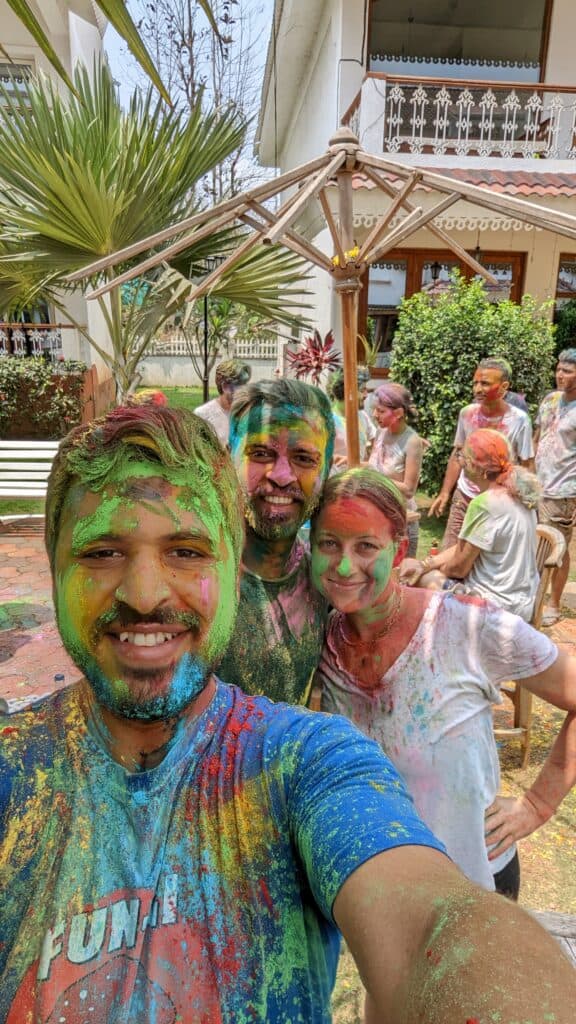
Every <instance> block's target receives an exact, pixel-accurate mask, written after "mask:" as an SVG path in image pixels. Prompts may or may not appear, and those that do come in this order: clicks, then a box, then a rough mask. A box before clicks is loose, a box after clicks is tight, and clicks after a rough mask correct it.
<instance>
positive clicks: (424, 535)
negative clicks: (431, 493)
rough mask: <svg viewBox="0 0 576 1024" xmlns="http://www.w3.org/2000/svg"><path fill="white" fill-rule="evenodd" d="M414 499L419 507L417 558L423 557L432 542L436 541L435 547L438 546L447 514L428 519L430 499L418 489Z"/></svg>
mask: <svg viewBox="0 0 576 1024" xmlns="http://www.w3.org/2000/svg"><path fill="white" fill-rule="evenodd" d="M416 500H417V502H418V508H419V509H420V534H419V536H418V558H425V557H426V555H427V554H428V552H429V550H430V548H431V547H432V545H433V543H434V542H436V547H440V542H441V540H442V537H443V535H444V530H445V528H446V520H447V518H448V516H446V515H444V516H441V517H440V518H439V519H437V518H436V516H433V518H432V519H429V518H428V506H429V505H430V501H431V499H430V498H429V497H428V495H427V494H424V492H423V491H418V494H417V495H416Z"/></svg>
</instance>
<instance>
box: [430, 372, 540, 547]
mask: <svg viewBox="0 0 576 1024" xmlns="http://www.w3.org/2000/svg"><path fill="white" fill-rule="evenodd" d="M511 374H512V369H511V366H510V364H509V363H508V361H507V360H506V359H500V358H494V359H483V360H482V362H480V363H478V366H477V368H476V372H475V373H474V378H473V381H472V390H473V392H474V401H473V402H472V403H471V404H470V405H466V406H464V408H463V409H461V410H460V414H459V416H458V424H457V427H456V436H455V438H454V448H453V451H452V454H451V456H450V458H449V460H448V465H447V467H446V473H445V474H444V480H443V483H442V487H441V489H440V493H439V494H438V495H437V497H436V498H435V499H434V501H433V502H432V504H431V505H430V509H429V512H428V515H429V516H441V515H443V514H444V512H445V511H446V508H447V507H448V502H450V496H451V495H452V501H451V503H450V513H449V516H448V522H447V524H446V530H445V531H444V538H443V541H442V549H443V550H444V549H446V548H450V547H452V546H453V545H454V544H456V543H457V541H458V537H459V536H460V531H461V529H462V526H463V523H464V517H465V515H466V510H467V508H468V505H469V504H470V502H471V501H472V498H474V497H476V495H477V494H478V488H477V487H476V486H475V485H474V483H473V482H472V481H471V480H469V479H468V477H467V476H466V473H465V472H464V470H463V469H462V467H461V465H460V453H461V451H462V449H463V447H464V442H465V441H466V438H467V437H468V435H469V434H471V433H472V431H473V430H479V429H481V428H488V429H490V430H498V431H500V433H501V434H505V435H506V437H507V438H508V441H509V442H510V447H511V449H512V454H513V456H514V461H515V462H518V463H519V464H520V465H521V466H526V467H527V468H528V469H533V464H534V446H533V444H532V425H531V423H530V417H529V416H528V413H526V412H523V410H522V409H518V408H517V407H516V406H514V405H510V404H509V403H508V402H507V401H506V393H507V391H508V389H509V387H510V377H511ZM453 491H454V494H452V492H453Z"/></svg>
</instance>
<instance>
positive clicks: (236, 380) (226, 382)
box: [194, 359, 252, 444]
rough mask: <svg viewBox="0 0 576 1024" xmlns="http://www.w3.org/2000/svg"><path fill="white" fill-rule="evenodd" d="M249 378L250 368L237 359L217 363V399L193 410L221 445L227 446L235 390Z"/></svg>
mask: <svg viewBox="0 0 576 1024" xmlns="http://www.w3.org/2000/svg"><path fill="white" fill-rule="evenodd" d="M251 376H252V367H251V366H249V365H248V363H242V362H240V360H238V359H227V360H226V362H225V363H218V366H217V367H216V372H215V378H216V388H217V390H218V398H212V399H211V400H210V401H209V402H205V404H204V405H199V406H198V407H197V408H196V409H195V410H194V412H195V413H196V416H200V418H201V419H203V420H206V422H207V423H209V424H210V426H211V427H212V429H213V430H214V431H215V432H216V436H217V437H218V440H219V441H220V442H221V443H222V444H228V432H229V430H230V409H231V407H232V402H233V400H234V395H235V393H236V390H237V389H238V388H240V387H242V386H243V385H244V384H247V383H248V381H249V380H250V377H251Z"/></svg>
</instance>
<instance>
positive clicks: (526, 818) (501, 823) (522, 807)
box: [484, 793, 553, 860]
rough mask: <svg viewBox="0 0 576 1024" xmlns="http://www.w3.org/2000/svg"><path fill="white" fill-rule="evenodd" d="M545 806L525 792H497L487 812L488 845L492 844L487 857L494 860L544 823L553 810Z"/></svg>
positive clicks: (486, 830) (485, 834)
mask: <svg viewBox="0 0 576 1024" xmlns="http://www.w3.org/2000/svg"><path fill="white" fill-rule="evenodd" d="M544 806H545V805H540V804H539V803H538V805H537V804H536V803H533V802H532V800H531V799H530V797H529V796H528V795H527V794H526V793H523V794H522V796H519V797H506V796H497V797H496V799H495V800H494V803H493V804H491V805H490V807H488V809H487V810H486V813H485V815H484V823H485V828H484V836H485V839H486V846H489V847H491V850H490V852H489V854H488V860H495V859H496V857H499V856H500V854H502V853H505V852H506V850H509V849H510V847H511V846H512V845H513V844H514V843H515V842H516V840H518V839H523V838H524V836H529V835H530V834H531V833H532V832H534V831H535V830H536V829H537V828H539V827H540V825H543V824H544V822H545V821H547V820H548V818H549V817H551V815H552V813H553V812H552V809H551V808H547V809H546V810H545V809H544Z"/></svg>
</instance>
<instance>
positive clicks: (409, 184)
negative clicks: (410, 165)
mask: <svg viewBox="0 0 576 1024" xmlns="http://www.w3.org/2000/svg"><path fill="white" fill-rule="evenodd" d="M420 177H421V175H420V172H419V171H414V172H413V174H411V175H410V177H409V178H408V180H407V181H406V183H405V184H404V185H403V186H402V187H401V188H400V189H393V191H394V198H393V200H392V203H391V204H390V206H389V207H388V209H387V210H386V213H385V214H384V215H383V216H382V217H381V218H380V220H379V221H378V223H377V224H375V225H374V227H373V228H372V231H371V232H370V234H369V235H368V238H367V239H366V241H365V242H364V243H363V245H362V248H361V249H360V252H359V253H358V262H360V261H361V260H364V259H366V256H367V254H368V253H369V252H370V249H371V248H372V247H373V246H374V245H375V244H376V242H377V241H378V239H379V238H381V237H382V235H383V234H384V232H385V230H386V228H387V227H388V225H389V223H390V221H391V220H392V218H393V216H394V214H395V213H396V211H397V210H398V209H399V208H400V207H401V206H404V205H405V200H406V198H407V196H409V195H410V193H411V192H412V190H413V189H414V188H415V187H416V185H417V184H418V182H419V181H420Z"/></svg>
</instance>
